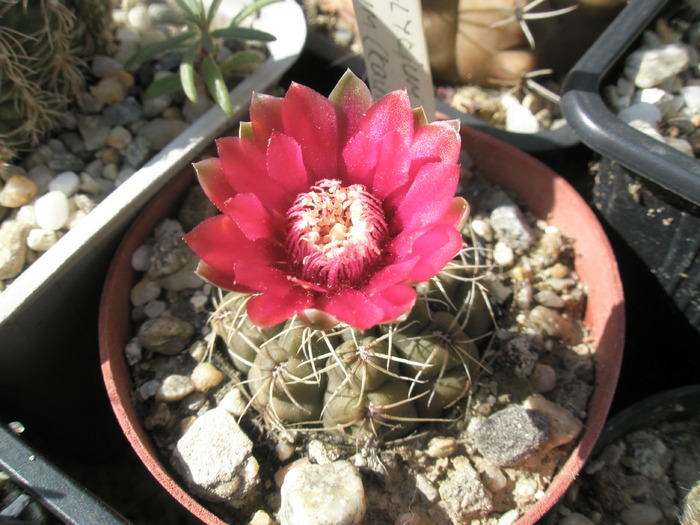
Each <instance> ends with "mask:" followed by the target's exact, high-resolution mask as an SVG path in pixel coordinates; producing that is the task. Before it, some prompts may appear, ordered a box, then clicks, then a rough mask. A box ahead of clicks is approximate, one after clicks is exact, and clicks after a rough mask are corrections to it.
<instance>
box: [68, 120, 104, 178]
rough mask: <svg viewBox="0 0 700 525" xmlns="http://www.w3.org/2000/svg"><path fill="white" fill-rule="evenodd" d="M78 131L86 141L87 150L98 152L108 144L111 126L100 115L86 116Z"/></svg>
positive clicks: (80, 121) (79, 122) (79, 121)
mask: <svg viewBox="0 0 700 525" xmlns="http://www.w3.org/2000/svg"><path fill="white" fill-rule="evenodd" d="M78 130H79V131H80V135H81V136H82V137H83V140H84V141H85V149H87V150H88V151H96V150H98V149H100V148H102V147H104V146H105V144H107V137H108V136H109V126H108V125H107V124H106V123H105V122H104V121H103V120H102V117H101V116H99V115H84V116H82V117H80V119H79V120H78ZM74 171H80V170H74Z"/></svg>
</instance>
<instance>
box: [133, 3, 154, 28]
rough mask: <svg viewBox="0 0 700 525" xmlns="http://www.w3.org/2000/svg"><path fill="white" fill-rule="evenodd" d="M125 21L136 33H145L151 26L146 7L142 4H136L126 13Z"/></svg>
mask: <svg viewBox="0 0 700 525" xmlns="http://www.w3.org/2000/svg"><path fill="white" fill-rule="evenodd" d="M126 16H127V20H128V21H129V25H130V26H131V27H133V28H134V29H136V30H138V31H145V30H147V29H150V28H151V26H152V25H153V22H152V21H151V15H150V14H149V12H148V6H146V5H143V4H137V5H135V6H134V7H132V8H131V9H129V12H128V13H127V15H126Z"/></svg>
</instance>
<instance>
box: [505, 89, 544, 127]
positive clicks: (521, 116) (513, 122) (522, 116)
mask: <svg viewBox="0 0 700 525" xmlns="http://www.w3.org/2000/svg"><path fill="white" fill-rule="evenodd" d="M501 107H503V109H504V110H505V114H506V124H505V125H506V130H507V131H510V132H511V133H537V132H538V131H539V130H540V123H539V121H538V120H537V117H536V116H535V115H533V113H532V111H530V110H529V109H527V108H526V107H524V106H523V105H522V104H521V103H520V101H519V100H518V99H517V98H516V97H514V96H513V95H505V96H503V97H501Z"/></svg>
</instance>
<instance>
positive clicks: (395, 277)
mask: <svg viewBox="0 0 700 525" xmlns="http://www.w3.org/2000/svg"><path fill="white" fill-rule="evenodd" d="M417 263H418V257H412V258H411V259H408V260H406V261H402V262H400V263H396V264H390V265H388V266H385V267H384V268H382V269H381V270H379V271H377V272H376V273H375V274H374V275H373V276H372V277H371V278H370V281H369V284H368V285H367V286H366V287H365V288H364V289H363V290H364V291H365V292H367V293H369V294H374V293H377V292H381V291H382V290H385V289H386V288H389V287H390V286H394V285H395V284H399V283H405V282H408V281H409V280H410V275H411V271H412V270H413V267H414V266H415V265H416V264H417Z"/></svg>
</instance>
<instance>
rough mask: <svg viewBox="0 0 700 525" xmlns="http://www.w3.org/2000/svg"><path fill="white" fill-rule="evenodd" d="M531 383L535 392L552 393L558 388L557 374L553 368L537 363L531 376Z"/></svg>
mask: <svg viewBox="0 0 700 525" xmlns="http://www.w3.org/2000/svg"><path fill="white" fill-rule="evenodd" d="M530 383H531V384H532V387H533V388H534V389H535V392H539V393H540V394H544V393H546V392H551V391H552V390H554V387H555V386H557V373H556V372H555V371H554V368H552V367H551V366H549V365H545V364H542V363H537V364H536V365H535V368H534V369H533V370H532V374H530Z"/></svg>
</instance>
